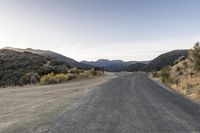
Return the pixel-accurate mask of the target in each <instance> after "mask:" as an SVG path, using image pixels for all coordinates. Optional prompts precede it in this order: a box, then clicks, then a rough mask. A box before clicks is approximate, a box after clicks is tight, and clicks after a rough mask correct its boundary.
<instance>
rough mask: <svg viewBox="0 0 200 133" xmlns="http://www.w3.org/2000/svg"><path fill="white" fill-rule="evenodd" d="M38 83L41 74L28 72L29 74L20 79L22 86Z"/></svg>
mask: <svg viewBox="0 0 200 133" xmlns="http://www.w3.org/2000/svg"><path fill="white" fill-rule="evenodd" d="M38 81H39V74H38V73H32V72H28V73H25V74H24V75H23V76H22V77H21V78H20V84H21V85H25V84H36V83H37V82H38Z"/></svg>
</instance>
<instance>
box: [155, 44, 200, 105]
mask: <svg viewBox="0 0 200 133" xmlns="http://www.w3.org/2000/svg"><path fill="white" fill-rule="evenodd" d="M152 76H153V77H154V78H156V79H158V80H160V81H161V82H162V83H164V84H166V85H168V86H170V87H171V88H172V89H174V90H176V91H177V92H179V93H181V94H182V95H185V96H186V97H188V98H190V99H192V100H195V101H200V78H199V77H200V44H199V43H196V44H195V46H194V47H193V48H192V49H191V50H189V56H188V57H187V58H186V59H184V58H182V57H180V58H179V59H177V60H176V61H175V62H174V65H172V66H168V67H165V68H162V69H161V70H160V71H157V72H156V71H153V72H152Z"/></svg>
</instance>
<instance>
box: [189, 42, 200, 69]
mask: <svg viewBox="0 0 200 133" xmlns="http://www.w3.org/2000/svg"><path fill="white" fill-rule="evenodd" d="M190 59H191V60H192V61H193V63H194V68H195V69H196V70H198V71H200V44H199V42H197V43H196V44H195V45H194V47H193V49H191V50H190Z"/></svg>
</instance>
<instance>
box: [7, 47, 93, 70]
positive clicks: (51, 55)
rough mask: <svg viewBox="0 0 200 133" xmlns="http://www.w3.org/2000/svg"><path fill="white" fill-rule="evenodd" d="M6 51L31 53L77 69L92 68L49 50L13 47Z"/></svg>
mask: <svg viewBox="0 0 200 133" xmlns="http://www.w3.org/2000/svg"><path fill="white" fill-rule="evenodd" d="M6 49H10V50H15V51H19V52H30V53H33V54H38V55H41V56H45V57H47V58H54V59H56V60H59V61H62V62H65V63H67V64H69V65H70V66H72V67H77V68H82V69H88V68H91V66H90V65H87V64H84V63H81V62H78V61H76V60H74V59H71V58H69V57H66V56H63V55H61V54H58V53H56V52H52V51H49V50H38V49H31V48H27V49H19V48H11V47H6Z"/></svg>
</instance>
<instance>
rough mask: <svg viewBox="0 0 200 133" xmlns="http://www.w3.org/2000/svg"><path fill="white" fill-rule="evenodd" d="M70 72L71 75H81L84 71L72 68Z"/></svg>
mask: <svg viewBox="0 0 200 133" xmlns="http://www.w3.org/2000/svg"><path fill="white" fill-rule="evenodd" d="M69 72H70V73H71V74H79V73H81V72H82V71H81V70H80V69H78V68H76V67H74V68H72V69H71V70H69Z"/></svg>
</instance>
